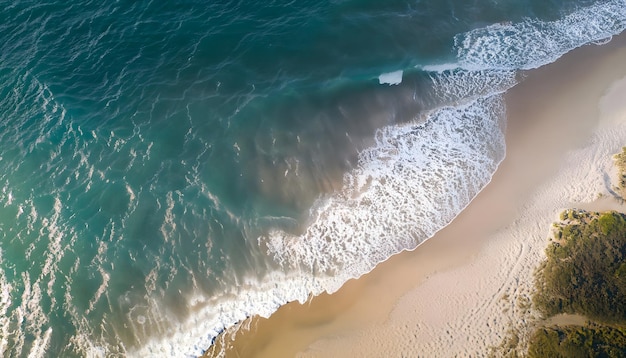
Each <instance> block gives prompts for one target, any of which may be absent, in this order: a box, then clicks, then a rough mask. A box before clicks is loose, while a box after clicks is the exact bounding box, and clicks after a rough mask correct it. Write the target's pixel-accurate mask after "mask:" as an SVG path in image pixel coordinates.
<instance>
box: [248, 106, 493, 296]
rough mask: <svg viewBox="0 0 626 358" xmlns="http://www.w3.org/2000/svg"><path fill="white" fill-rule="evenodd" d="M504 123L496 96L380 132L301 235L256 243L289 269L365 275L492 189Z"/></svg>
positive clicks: (281, 233)
mask: <svg viewBox="0 0 626 358" xmlns="http://www.w3.org/2000/svg"><path fill="white" fill-rule="evenodd" d="M503 119H504V103H503V98H502V95H493V96H490V97H481V98H479V99H476V100H474V101H472V102H470V103H467V104H464V105H459V106H456V107H445V108H442V109H439V110H436V111H434V112H433V113H431V114H430V116H429V119H428V120H427V121H426V122H425V123H421V124H412V125H406V126H399V127H387V128H384V129H382V130H380V131H379V132H378V133H377V136H376V145H375V146H374V147H372V148H369V149H367V150H365V151H364V152H362V153H361V155H360V156H359V168H358V169H357V170H355V171H354V172H351V173H349V174H347V175H346V176H345V177H344V186H343V190H342V191H341V192H339V193H337V194H336V195H333V196H331V197H328V198H325V199H323V200H320V201H319V202H318V203H317V206H316V207H317V209H315V212H314V215H313V220H312V223H311V224H310V225H309V226H308V228H307V229H306V232H305V233H304V234H303V235H300V236H297V235H292V234H289V233H287V232H284V231H280V230H275V231H273V232H271V233H270V234H269V235H268V236H267V237H262V238H261V239H259V241H260V243H261V244H262V245H265V246H267V248H268V251H269V253H270V254H271V255H272V256H273V257H274V259H275V260H276V261H277V262H279V263H280V264H281V265H282V266H284V267H286V268H289V269H290V270H303V271H306V272H310V273H312V274H314V275H316V276H318V277H322V278H323V277H324V276H334V277H335V278H336V276H347V277H346V278H350V277H358V276H360V275H362V274H363V273H366V272H368V271H369V270H371V269H372V268H373V267H374V265H376V264H377V263H378V262H380V261H383V260H385V259H387V258H388V257H389V256H391V255H393V254H395V253H397V252H399V251H401V250H404V249H413V248H415V247H416V246H417V245H418V244H419V243H421V242H423V241H424V240H426V239H428V238H429V237H431V236H432V235H433V234H434V233H435V232H436V231H437V230H439V229H440V228H442V227H443V226H445V225H446V224H447V223H449V222H450V221H451V220H452V219H453V218H454V217H455V216H456V215H457V214H458V213H459V212H460V211H461V210H462V209H463V208H464V207H465V206H466V205H467V204H468V203H469V202H470V200H471V199H472V198H473V197H474V196H475V195H476V194H477V193H478V192H479V191H480V189H481V188H482V187H483V186H484V185H486V184H487V183H488V182H489V180H490V178H491V175H492V173H493V172H494V171H495V169H496V167H497V165H498V164H499V163H500V161H501V160H502V159H503V157H504V148H505V144H504V133H503V127H504V123H503ZM333 281H334V280H333ZM337 288H338V287H327V290H328V291H334V290H336V289H337Z"/></svg>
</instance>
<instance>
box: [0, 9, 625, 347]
mask: <svg viewBox="0 0 626 358" xmlns="http://www.w3.org/2000/svg"><path fill="white" fill-rule="evenodd" d="M0 9H1V10H0V18H1V20H2V21H0V352H1V353H2V355H3V356H9V357H21V356H29V355H33V356H49V357H56V356H63V357H68V356H105V355H107V354H120V355H130V356H193V355H197V354H199V353H201V352H202V350H203V349H206V348H207V347H208V346H209V345H210V343H211V340H212V339H213V338H214V337H215V335H216V334H217V332H219V331H220V330H221V329H223V328H224V327H226V326H228V325H231V324H233V323H235V322H236V321H238V320H240V319H242V318H244V317H246V316H248V315H252V314H263V315H269V314H270V313H271V312H273V311H274V310H275V309H276V308H277V307H278V306H279V305H281V304H284V303H285V302H287V301H291V300H304V299H306V298H307V297H308V295H309V294H310V293H313V294H318V293H320V292H322V291H324V290H328V291H334V290H336V289H337V288H338V287H339V286H340V285H341V284H342V283H343V282H345V281H346V280H347V279H349V278H351V277H356V276H359V275H361V274H363V273H365V272H367V271H369V270H370V269H371V268H373V266H374V265H375V264H376V263H378V262H380V261H382V260H385V259H386V258H388V257H389V256H390V255H392V254H394V253H397V252H399V251H401V250H403V249H407V248H414V247H415V246H417V245H418V244H419V243H420V242H423V241H424V240H426V239H428V238H429V237H430V236H432V234H433V233H434V232H435V231H437V230H438V229H439V228H441V227H443V226H444V225H446V224H447V223H448V222H449V221H450V220H452V218H454V216H455V215H457V214H458V213H459V212H460V211H461V210H462V209H463V208H464V207H465V206H466V205H467V204H468V203H469V201H470V200H471V199H472V198H473V197H474V196H475V195H476V194H477V193H478V191H479V190H480V189H481V188H482V187H483V186H484V185H485V184H486V183H488V181H489V180H490V178H491V175H492V174H493V172H494V171H495V169H496V168H497V165H498V164H499V163H500V161H501V160H502V158H503V156H504V150H505V143H504V136H503V131H504V128H505V125H506V118H505V108H504V102H503V99H502V94H503V93H504V92H505V91H506V90H507V89H509V88H511V87H512V86H514V85H515V84H516V83H517V81H518V77H519V76H518V72H519V70H521V69H531V68H536V67H539V66H542V65H544V64H547V63H550V62H553V61H554V60H556V59H557V58H558V57H560V56H561V55H563V54H564V53H566V52H568V51H570V50H572V49H574V48H576V47H579V46H582V45H585V44H588V43H593V42H599V41H602V40H605V39H607V38H610V37H611V36H612V35H615V34H618V33H620V32H621V31H622V30H623V29H624V28H625V27H626V2H625V1H624V0H613V1H582V0H579V1H574V0H572V1H563V0H561V1H556V0H553V1H545V0H542V1H539V0H536V1H530V0H528V1H522V0H517V1H506V2H501V1H495V0H490V1H488V0H478V1H472V2H468V1H461V0H448V1H440V0H428V1H425V0H412V1H407V0H402V1H400V0H391V1H384V2H381V1H372V0H345V1H342V0H334V1H292V2H279V1H245V2H244V1H210V2H207V1H197V0H195V1H177V2H157V1H128V0H120V1H115V2H113V1H111V2H108V3H106V4H103V3H102V2H96V1H86V0H83V1H74V2H70V3H67V2H61V1H49V2H32V1H24V0H22V1H13V2H9V1H0Z"/></svg>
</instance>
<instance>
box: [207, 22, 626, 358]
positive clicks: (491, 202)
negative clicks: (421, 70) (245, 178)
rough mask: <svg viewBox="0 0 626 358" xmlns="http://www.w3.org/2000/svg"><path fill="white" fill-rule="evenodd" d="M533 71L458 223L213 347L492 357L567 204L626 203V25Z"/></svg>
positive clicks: (520, 316) (268, 353)
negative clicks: (496, 159) (625, 158)
mask: <svg viewBox="0 0 626 358" xmlns="http://www.w3.org/2000/svg"><path fill="white" fill-rule="evenodd" d="M525 75H527V77H526V78H525V80H524V81H522V83H521V84H519V85H517V86H516V87H514V88H513V89H511V90H510V91H509V92H508V93H507V95H506V103H507V156H506V159H505V160H504V161H503V162H502V164H501V165H500V167H499V168H498V170H497V172H496V173H495V175H494V177H493V178H492V181H491V183H490V184H489V185H488V186H487V187H486V188H485V189H483V191H482V192H481V193H480V194H479V195H478V196H477V197H476V198H475V199H474V200H473V201H472V203H471V204H470V205H469V206H468V207H467V208H466V209H465V210H464V211H463V212H462V213H461V214H460V215H459V216H458V217H457V218H456V219H455V220H454V221H453V222H452V223H451V224H450V225H448V226H447V227H445V228H444V229H442V230H441V231H439V232H438V233H437V234H436V235H435V236H434V237H433V238H431V239H430V240H428V241H426V242H425V243H424V244H422V245H420V246H419V247H418V248H417V249H415V250H414V251H411V252H403V253H401V254H398V255H396V256H394V257H392V258H390V259H389V260H387V261H386V262H384V263H381V264H380V265H378V266H377V267H376V269H374V270H373V271H372V272H370V273H369V274H367V275H364V276H363V277H361V278H359V279H357V280H351V281H349V282H348V283H346V284H345V285H344V286H343V287H342V288H341V290H339V291H338V292H336V293H334V294H332V295H326V294H324V295H321V296H318V297H314V298H312V299H311V300H310V301H309V302H307V303H306V304H304V305H301V304H298V303H290V304H288V305H285V306H283V307H281V308H280V309H279V310H278V311H277V312H276V313H275V314H274V315H273V316H272V317H270V318H269V319H264V318H258V317H254V318H252V319H248V320H246V321H245V322H243V323H242V324H241V326H240V329H236V330H233V333H231V334H226V335H222V336H220V337H219V341H218V342H217V344H216V345H215V346H214V347H213V350H211V351H209V355H215V354H216V352H218V351H221V349H222V348H226V352H227V356H232V357H238V356H241V357H293V356H298V357H383V356H385V357H400V356H402V357H447V356H485V355H487V353H488V351H489V347H492V346H497V345H499V344H500V343H501V342H502V340H503V338H504V337H505V336H506V334H507V332H508V331H509V330H510V329H517V330H519V331H520V332H524V328H525V326H526V325H529V324H532V319H531V316H532V314H531V313H530V312H529V309H528V304H527V303H528V302H529V297H530V296H529V295H530V291H531V289H532V281H533V272H534V270H535V268H536V266H537V265H538V263H539V262H540V261H541V259H542V258H543V255H544V254H543V251H544V249H545V247H546V245H547V237H548V234H549V232H550V225H551V223H552V222H553V221H555V220H557V218H558V214H559V213H560V211H562V210H563V209H565V208H569V207H576V208H583V209H592V210H607V209H615V210H625V209H623V208H622V206H621V204H620V203H619V202H618V200H616V199H615V198H613V195H614V193H613V191H612V187H613V185H614V184H613V183H612V182H615V178H616V173H615V170H614V169H613V166H612V164H613V162H612V158H611V156H612V154H614V153H617V152H619V151H620V150H621V147H622V146H624V145H626V104H625V101H624V99H625V98H626V34H622V35H621V36H619V37H615V38H614V39H613V40H612V41H611V42H610V43H608V44H605V45H602V46H598V45H587V46H584V47H582V48H579V49H577V50H574V51H572V52H571V53H569V54H567V55H565V56H564V57H563V58H561V59H560V60H558V61H557V62H555V63H553V64H550V65H548V66H545V67H542V68H540V69H537V70H532V71H529V72H527V73H526V74H525ZM522 338H523V337H522Z"/></svg>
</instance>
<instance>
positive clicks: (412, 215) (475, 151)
mask: <svg viewBox="0 0 626 358" xmlns="http://www.w3.org/2000/svg"><path fill="white" fill-rule="evenodd" d="M503 120H504V106H503V98H502V95H500V94H493V95H490V96H488V97H480V98H477V99H475V100H474V101H471V102H469V103H466V104H464V105H460V106H457V107H446V108H442V109H439V110H437V111H434V112H433V113H431V114H430V116H429V119H428V120H427V121H426V122H424V121H420V123H421V124H417V122H416V123H413V124H406V125H403V126H396V127H388V128H384V129H382V130H380V131H379V133H378V135H377V136H376V141H377V144H376V145H375V146H374V147H373V148H370V149H368V150H366V151H364V152H363V153H361V155H360V157H359V169H357V170H356V171H354V172H352V173H349V174H347V175H346V176H345V180H344V186H343V189H342V190H341V191H340V192H338V193H336V194H335V195H332V196H330V197H328V198H324V199H320V200H319V201H318V203H317V205H316V212H315V215H314V217H313V220H312V223H311V225H310V226H309V228H308V229H307V231H306V232H305V233H304V234H303V235H302V236H294V235H290V234H289V233H286V232H281V231H274V232H272V233H271V235H270V236H268V237H262V238H260V239H259V241H260V242H261V244H262V245H263V246H265V247H267V248H268V250H269V254H270V255H272V256H273V257H275V259H276V261H277V262H280V263H281V264H282V265H283V266H284V267H285V270H284V272H273V273H270V274H268V275H267V276H266V277H264V278H262V279H258V278H248V279H246V280H244V281H243V282H242V281H239V284H238V285H237V286H236V287H235V286H232V287H231V288H230V291H228V292H224V293H223V294H222V295H219V296H214V297H211V298H207V297H204V296H202V295H199V296H194V297H190V298H188V299H187V302H189V304H190V308H191V309H192V311H194V314H193V315H192V316H191V317H190V318H189V319H188V320H187V321H185V322H182V323H181V324H180V326H178V327H177V329H176V330H175V331H174V332H171V334H169V335H168V336H167V338H166V339H162V340H154V341H151V342H147V344H145V345H143V347H141V348H139V349H138V350H136V351H131V352H129V355H130V356H197V355H199V354H201V353H202V351H203V350H204V349H206V348H207V347H208V346H209V345H210V343H211V341H212V339H213V338H214V337H216V336H217V335H218V334H219V332H220V331H221V330H222V329H224V328H225V327H228V326H230V325H233V324H235V323H236V322H239V321H242V320H243V319H245V318H246V317H247V316H249V315H251V314H258V315H261V316H264V317H267V316H269V315H271V314H272V313H273V312H274V311H275V310H276V309H277V308H278V307H280V306H281V305H283V304H285V303H287V302H290V301H300V302H305V301H306V300H307V299H308V298H309V297H310V295H311V294H313V295H317V294H320V293H322V292H323V291H328V292H334V291H336V290H337V289H339V287H341V285H342V284H343V283H344V282H345V281H346V280H348V279H349V278H351V277H357V276H360V275H362V274H363V273H365V272H367V271H369V270H371V269H372V268H373V267H374V265H375V264H376V263H378V262H380V261H382V260H385V259H386V258H388V257H389V256H390V255H392V254H394V253H397V252H399V251H401V250H404V249H413V248H415V247H416V246H417V245H418V244H419V243H420V242H422V241H424V240H426V239H428V238H429V237H430V236H431V235H432V234H433V233H434V232H435V231H437V230H438V229H440V228H441V227H443V226H444V225H445V224H447V223H448V222H449V221H450V220H452V218H454V216H455V215H456V214H457V213H458V212H459V211H460V210H462V209H463V207H464V206H465V205H467V204H468V203H469V201H470V200H471V199H472V198H473V197H474V195H476V193H477V192H478V191H479V190H480V189H481V188H482V187H483V186H484V185H485V184H486V183H487V182H488V181H489V180H490V177H491V174H492V173H493V171H494V170H495V168H496V166H497V165H498V163H499V162H500V160H501V159H502V158H503V155H504V134H503ZM157 306H158V305H157ZM159 314H160V315H162V316H164V317H167V315H168V313H167V312H160V313H159ZM169 320H170V321H175V320H176V318H174V317H170V318H169Z"/></svg>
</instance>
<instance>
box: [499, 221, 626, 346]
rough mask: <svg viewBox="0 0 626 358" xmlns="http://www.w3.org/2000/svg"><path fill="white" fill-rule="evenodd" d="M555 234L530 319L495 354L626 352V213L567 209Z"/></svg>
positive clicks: (537, 283) (537, 275) (540, 273)
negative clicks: (528, 322)
mask: <svg viewBox="0 0 626 358" xmlns="http://www.w3.org/2000/svg"><path fill="white" fill-rule="evenodd" d="M552 234H553V235H552V238H551V239H550V244H549V246H548V248H547V249H546V259H545V260H544V261H543V262H542V263H541V265H540V266H539V267H538V269H537V271H536V272H535V289H534V292H533V293H532V311H533V312H534V314H532V315H531V314H526V315H525V317H526V318H530V321H531V323H530V324H529V325H527V326H526V327H524V328H522V329H519V328H518V329H514V328H512V329H511V330H510V331H509V332H508V334H507V336H506V338H505V340H504V341H503V343H502V344H501V345H500V346H499V347H496V348H495V349H494V350H492V351H491V355H492V356H498V357H501V356H505V357H520V356H527V357H532V358H534V357H537V358H539V357H564V358H565V357H626V215H624V214H622V213H618V212H615V211H607V212H603V213H598V212H588V211H584V210H576V209H568V210H565V211H563V212H562V213H561V215H560V221H559V222H557V223H554V224H553V226H552ZM533 316H534V317H533ZM576 321H579V322H578V323H573V322H576ZM522 337H524V339H521V338H522Z"/></svg>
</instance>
